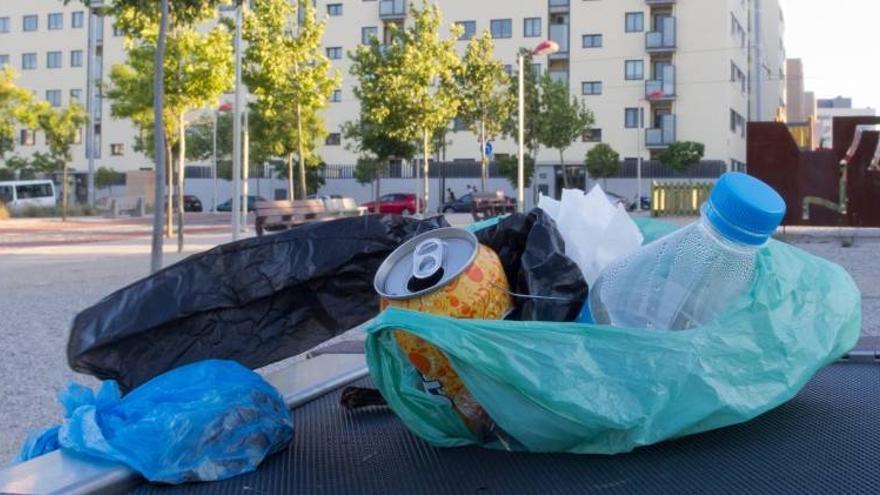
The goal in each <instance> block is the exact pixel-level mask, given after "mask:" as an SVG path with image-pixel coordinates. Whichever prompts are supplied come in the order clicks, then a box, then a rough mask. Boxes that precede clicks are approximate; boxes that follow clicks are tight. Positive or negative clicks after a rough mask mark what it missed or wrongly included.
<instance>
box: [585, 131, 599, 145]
mask: <svg viewBox="0 0 880 495" xmlns="http://www.w3.org/2000/svg"><path fill="white" fill-rule="evenodd" d="M581 141H583V142H585V143H600V142H602V129H587V130H586V131H584V133H583V134H582V135H581Z"/></svg>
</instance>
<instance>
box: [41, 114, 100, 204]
mask: <svg viewBox="0 0 880 495" xmlns="http://www.w3.org/2000/svg"><path fill="white" fill-rule="evenodd" d="M86 122H88V117H87V116H86V111H85V108H83V107H82V105H80V104H79V103H76V102H74V103H73V104H71V105H69V106H67V107H65V108H59V109H57V110H56V109H54V108H51V107H49V106H46V107H44V108H43V109H42V110H41V111H40V113H39V114H38V116H37V124H38V126H39V128H40V130H41V131H43V133H45V135H46V144H47V146H48V147H49V155H50V157H51V158H52V161H53V162H54V164H55V166H54V167H53V168H54V169H55V170H54V171H57V170H59V169H60V170H61V172H62V173H61V177H62V178H61V219H62V220H67V208H68V206H69V203H70V199H69V191H68V189H69V185H68V180H67V169H68V167H67V165H68V163H70V160H72V159H73V157H72V156H71V153H70V147H71V146H72V145H73V143H74V142H76V140H77V138H79V137H80V133H81V132H82V130H81V129H82V127H83V126H84V125H85V124H86Z"/></svg>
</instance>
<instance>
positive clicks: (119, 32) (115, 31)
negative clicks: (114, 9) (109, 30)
mask: <svg viewBox="0 0 880 495" xmlns="http://www.w3.org/2000/svg"><path fill="white" fill-rule="evenodd" d="M124 35H125V33H123V32H122V28H119V27H116V26H113V36H116V37H117V38H118V37H120V36H124Z"/></svg>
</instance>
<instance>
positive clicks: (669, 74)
mask: <svg viewBox="0 0 880 495" xmlns="http://www.w3.org/2000/svg"><path fill="white" fill-rule="evenodd" d="M654 76H655V77H657V76H658V74H655V75H654ZM659 76H660V78H659V79H651V80H649V81H645V98H646V99H647V100H648V101H670V100H674V99H675V66H674V65H672V64H669V65H664V66H663V69H662V73H661V74H659Z"/></svg>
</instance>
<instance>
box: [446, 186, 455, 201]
mask: <svg viewBox="0 0 880 495" xmlns="http://www.w3.org/2000/svg"><path fill="white" fill-rule="evenodd" d="M446 192H447V193H448V195H449V201H455V193H454V192H452V188H451V187H448V188H446Z"/></svg>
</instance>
